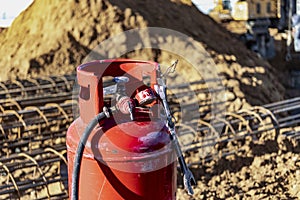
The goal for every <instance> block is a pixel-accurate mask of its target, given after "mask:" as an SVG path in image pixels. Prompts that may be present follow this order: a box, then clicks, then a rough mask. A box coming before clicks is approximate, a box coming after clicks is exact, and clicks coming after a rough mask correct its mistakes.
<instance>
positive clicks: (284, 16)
mask: <svg viewBox="0 0 300 200" xmlns="http://www.w3.org/2000/svg"><path fill="white" fill-rule="evenodd" d="M297 1H300V0H215V2H214V3H215V7H214V9H213V10H212V11H211V12H210V13H209V15H210V16H211V17H212V18H214V19H217V20H218V21H224V20H235V21H245V23H246V28H247V33H246V34H244V35H243V36H242V38H241V39H242V40H243V41H244V42H245V43H246V45H247V46H248V47H249V48H250V49H251V50H253V51H256V52H257V53H258V54H259V55H261V56H262V57H264V58H272V57H274V56H275V47H274V39H273V38H272V37H271V35H270V33H269V27H270V26H271V25H272V26H276V27H277V28H278V30H279V31H285V30H288V31H289V32H291V31H290V30H291V25H290V21H291V20H290V18H291V16H292V15H293V14H295V13H296V5H297ZM299 4H300V3H299Z"/></svg>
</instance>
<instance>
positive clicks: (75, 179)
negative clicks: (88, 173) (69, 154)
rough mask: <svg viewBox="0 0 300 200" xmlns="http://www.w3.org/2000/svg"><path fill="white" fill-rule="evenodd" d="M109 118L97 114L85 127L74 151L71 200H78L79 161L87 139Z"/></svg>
mask: <svg viewBox="0 0 300 200" xmlns="http://www.w3.org/2000/svg"><path fill="white" fill-rule="evenodd" d="M107 117H109V114H108V113H105V112H101V113H99V114H98V115H97V116H96V117H95V118H94V119H92V121H91V122H90V123H89V124H88V125H87V127H86V128H85V130H84V132H83V134H82V136H81V138H80V140H79V143H78V147H77V150H76V154H75V160H74V166H73V174H72V187H71V190H72V197H71V200H78V190H79V187H78V186H79V175H80V167H81V160H82V156H83V150H84V147H85V144H86V141H87V139H88V137H89V136H90V134H91V132H92V131H93V129H94V128H95V126H96V125H97V124H98V123H99V122H100V121H101V120H103V119H105V118H107Z"/></svg>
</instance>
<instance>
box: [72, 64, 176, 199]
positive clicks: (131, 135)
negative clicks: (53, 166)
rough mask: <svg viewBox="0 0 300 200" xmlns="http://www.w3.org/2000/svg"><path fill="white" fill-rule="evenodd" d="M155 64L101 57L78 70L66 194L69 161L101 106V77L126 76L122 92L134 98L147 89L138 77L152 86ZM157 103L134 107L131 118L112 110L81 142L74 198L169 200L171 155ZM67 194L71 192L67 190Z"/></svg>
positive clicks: (173, 158)
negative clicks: (83, 143) (76, 112)
mask: <svg viewBox="0 0 300 200" xmlns="http://www.w3.org/2000/svg"><path fill="white" fill-rule="evenodd" d="M158 67H159V66H158V64H157V63H155V62H144V61H136V60H128V59H122V60H102V61H93V62H90V63H87V64H83V65H81V66H79V67H78V68H77V78H78V84H79V86H80V92H79V110H80V117H79V118H78V119H76V120H75V121H74V122H73V123H72V124H71V126H70V127H69V129H68V133H67V154H68V174H69V175H68V177H69V178H68V180H69V183H68V184H69V191H70V192H71V183H72V173H73V163H74V157H75V152H76V149H77V145H78V142H79V141H80V137H81V135H82V133H83V131H84V129H85V128H86V126H87V124H88V123H89V122H90V121H91V119H93V118H94V117H95V116H96V115H97V114H98V113H100V112H102V109H103V107H104V106H107V104H112V102H105V101H104V97H103V82H102V77H104V76H126V77H128V78H129V80H130V81H129V82H128V83H126V92H127V95H128V96H129V97H134V96H135V95H136V94H137V93H138V92H139V90H140V89H144V88H146V86H145V84H144V83H143V76H145V75H146V76H150V77H151V86H150V87H153V85H154V84H156V76H157V74H156V73H157V69H158ZM159 107H160V105H159V102H158V101H155V102H153V103H152V105H151V107H149V108H145V107H143V108H142V107H136V108H135V109H134V120H133V121H132V120H131V119H130V117H129V115H125V114H122V113H116V114H115V115H114V116H112V117H110V118H108V119H105V120H103V121H102V122H100V123H99V125H98V126H96V127H95V129H94V130H93V132H92V133H91V135H90V137H89V139H88V141H87V144H86V146H85V150H84V154H83V159H82V163H81V170H80V178H79V191H78V193H79V199H105V200H109V199H112V200H118V199H126V200H131V199H132V200H135V199H137V200H138V199H149V200H150V199H151V200H153V199H158V200H173V199H175V196H176V155H175V153H174V151H173V149H172V147H171V142H170V137H169V134H168V131H167V129H166V127H165V124H164V121H162V120H161V119H160V117H159V116H160V114H159V109H160V108H159ZM70 196H71V194H70Z"/></svg>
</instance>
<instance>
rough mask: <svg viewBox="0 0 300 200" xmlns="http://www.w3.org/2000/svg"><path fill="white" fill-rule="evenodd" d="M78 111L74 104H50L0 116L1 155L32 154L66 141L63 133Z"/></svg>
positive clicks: (9, 111)
mask: <svg viewBox="0 0 300 200" xmlns="http://www.w3.org/2000/svg"><path fill="white" fill-rule="evenodd" d="M76 112H77V102H76V101H72V100H68V101H65V102H64V103H61V104H56V103H50V104H46V105H44V106H41V107H33V106H30V107H26V108H25V109H22V110H19V111H15V110H5V111H4V112H3V113H0V146H1V147H2V148H1V149H0V155H1V157H3V156H9V155H10V154H12V153H16V152H23V151H31V150H34V149H37V148H40V147H43V146H46V145H55V144H61V143H64V142H65V134H66V131H67V128H68V127H69V125H70V123H71V122H72V121H73V120H74V113H76Z"/></svg>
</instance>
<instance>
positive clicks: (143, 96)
mask: <svg viewBox="0 0 300 200" xmlns="http://www.w3.org/2000/svg"><path fill="white" fill-rule="evenodd" d="M135 98H136V100H137V101H138V103H139V105H140V106H145V105H148V104H150V103H152V102H153V101H155V99H156V96H155V94H154V92H153V90H152V89H151V88H147V89H145V90H142V91H140V92H138V93H137V94H136V95H135Z"/></svg>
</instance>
